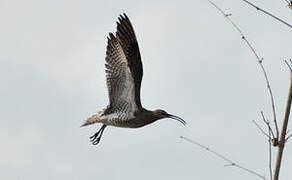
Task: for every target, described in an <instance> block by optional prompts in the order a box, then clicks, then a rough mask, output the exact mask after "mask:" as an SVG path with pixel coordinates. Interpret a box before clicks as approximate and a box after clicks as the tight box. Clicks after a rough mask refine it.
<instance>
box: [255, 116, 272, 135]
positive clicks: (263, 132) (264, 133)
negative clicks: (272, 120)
mask: <svg viewBox="0 0 292 180" xmlns="http://www.w3.org/2000/svg"><path fill="white" fill-rule="evenodd" d="M252 122H253V123H254V124H255V125H256V127H257V128H258V129H259V130H260V131H261V132H262V134H263V135H265V136H266V137H268V138H269V135H268V134H267V133H266V132H265V131H264V130H263V129H262V128H261V127H260V125H258V123H257V122H256V121H255V120H252Z"/></svg>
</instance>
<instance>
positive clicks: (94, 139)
mask: <svg viewBox="0 0 292 180" xmlns="http://www.w3.org/2000/svg"><path fill="white" fill-rule="evenodd" d="M105 127H106V125H105V124H104V125H102V127H101V128H100V129H99V130H98V131H97V132H96V133H95V134H94V135H93V136H91V137H90V142H92V144H93V145H97V144H98V143H99V141H100V138H101V136H102V133H103V131H104V129H105Z"/></svg>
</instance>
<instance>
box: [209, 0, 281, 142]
mask: <svg viewBox="0 0 292 180" xmlns="http://www.w3.org/2000/svg"><path fill="white" fill-rule="evenodd" d="M208 1H209V3H211V4H212V5H213V6H214V7H215V8H216V9H217V10H218V11H220V12H221V13H222V14H223V16H224V17H225V18H226V19H227V20H228V21H229V22H230V23H231V24H232V26H233V27H234V28H235V29H236V30H237V31H238V32H239V33H240V35H241V38H242V39H243V40H244V41H245V42H246V44H247V45H248V47H249V48H250V50H251V51H252V52H253V54H254V55H255V57H256V59H257V62H258V64H259V65H260V67H261V69H262V72H263V74H264V78H265V81H266V85H267V88H268V91H269V94H270V99H271V106H272V111H273V118H274V124H275V128H276V134H277V138H278V137H279V129H278V123H277V119H276V108H275V102H274V96H273V92H272V89H271V86H270V82H269V79H268V75H267V73H266V70H265V68H264V66H263V63H262V61H263V59H262V58H260V57H259V56H258V54H257V53H256V51H255V49H254V48H253V47H252V45H251V44H250V43H249V41H248V40H247V39H246V37H245V36H244V34H243V33H242V32H241V30H240V29H239V27H238V26H237V25H236V24H235V23H234V22H233V21H232V20H231V19H230V18H229V16H226V13H224V11H223V10H222V9H220V8H219V7H218V6H217V5H216V4H215V3H213V2H212V1H210V0H208Z"/></svg>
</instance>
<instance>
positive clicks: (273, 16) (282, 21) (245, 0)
mask: <svg viewBox="0 0 292 180" xmlns="http://www.w3.org/2000/svg"><path fill="white" fill-rule="evenodd" d="M243 1H244V2H246V3H247V4H249V5H251V6H252V7H254V8H256V9H257V10H258V11H262V12H263V13H265V14H267V15H269V16H271V17H272V18H274V19H276V20H278V21H280V22H281V23H283V24H286V25H287V26H289V27H290V28H292V25H290V24H289V23H287V22H285V21H284V20H282V19H280V18H278V17H277V16H275V15H273V14H271V13H269V12H267V11H265V10H263V9H262V8H260V7H258V6H256V5H254V4H252V3H251V2H249V1H247V0H243ZM289 5H290V3H289Z"/></svg>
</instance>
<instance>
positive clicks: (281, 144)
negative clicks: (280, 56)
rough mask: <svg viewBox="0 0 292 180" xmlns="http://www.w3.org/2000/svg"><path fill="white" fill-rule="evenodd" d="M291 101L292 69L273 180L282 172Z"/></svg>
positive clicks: (276, 179)
mask: <svg viewBox="0 0 292 180" xmlns="http://www.w3.org/2000/svg"><path fill="white" fill-rule="evenodd" d="M291 102H292V71H290V87H289V93H288V98H287V103H286V109H285V116H284V120H283V124H282V129H281V135H280V140H279V144H278V153H277V157H276V165H275V169H274V177H273V180H278V178H279V174H280V168H281V162H282V157H283V151H284V147H285V143H286V132H287V126H288V122H289V116H290V109H291Z"/></svg>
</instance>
